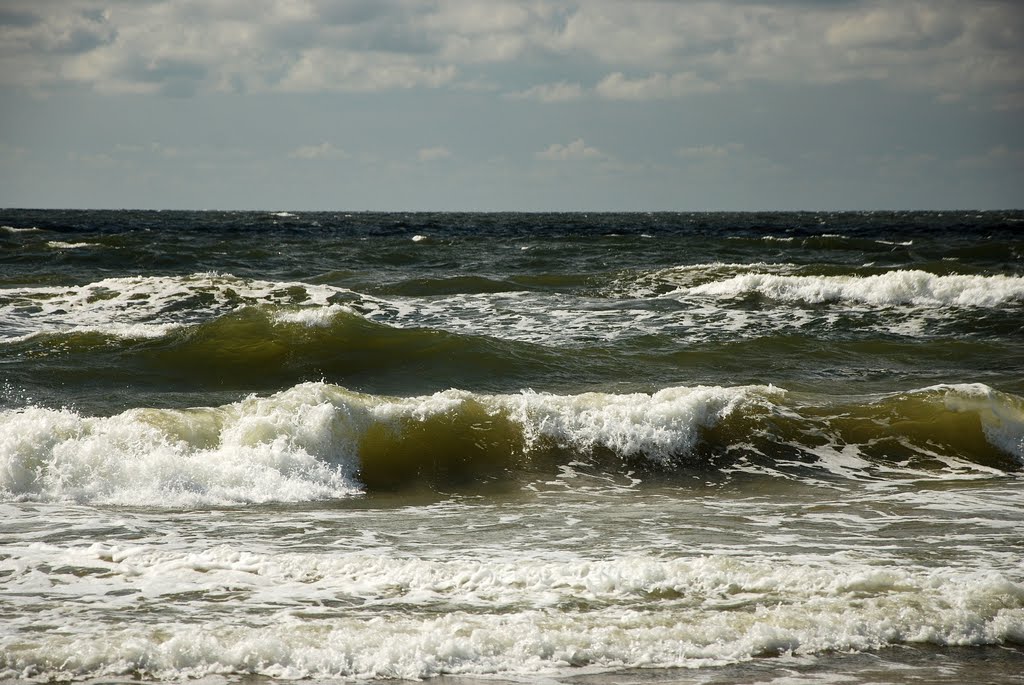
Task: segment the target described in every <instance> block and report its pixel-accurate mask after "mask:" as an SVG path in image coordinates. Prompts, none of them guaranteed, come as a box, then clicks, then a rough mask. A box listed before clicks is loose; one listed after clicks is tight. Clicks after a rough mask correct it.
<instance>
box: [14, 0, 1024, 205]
mask: <svg viewBox="0 0 1024 685" xmlns="http://www.w3.org/2000/svg"><path fill="white" fill-rule="evenodd" d="M0 207H40V208H57V207H65V208H152V209H278V210H285V209H293V210H295V209H297V210H385V211H410V210H442V211H506V210H511V211H581V210H582V211H659V210H667V211H705V210H744V211H746V210H791V209H806V210H844V209H1005V208H1022V207H1024V2H1021V1H1020V0H969V1H968V0H960V1H952V0H926V1H917V0H888V1H868V0H776V1H774V2H768V1H763V2H758V1H754V0H749V1H748V0H733V1H729V2H726V1H724V0H709V1H706V2H705V1H700V0H693V1H691V0H577V1H565V2H555V1H550V0H522V1H516V0H336V1H329V0H107V1H105V2H104V1H100V0H0Z"/></svg>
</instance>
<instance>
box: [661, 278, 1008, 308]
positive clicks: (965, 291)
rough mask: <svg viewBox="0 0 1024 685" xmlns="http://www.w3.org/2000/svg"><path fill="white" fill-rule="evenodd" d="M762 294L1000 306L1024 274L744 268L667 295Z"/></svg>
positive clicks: (865, 301)
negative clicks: (795, 272)
mask: <svg viewBox="0 0 1024 685" xmlns="http://www.w3.org/2000/svg"><path fill="white" fill-rule="evenodd" d="M749 294H758V295H761V296H764V297H767V298H770V299H774V300H781V301H787V302H793V301H801V302H808V303H812V304H816V303H822V302H854V303H859V304H868V305H876V306H892V305H918V306H925V307H942V306H956V307H998V306H1001V305H1004V304H1007V303H1011V302H1019V301H1022V300H1024V277H1020V276H1002V275H997V276H967V275H948V276H937V275H935V274H930V273H927V272H924V271H917V270H907V271H902V270H900V271H890V272H888V273H884V274H878V275H873V276H792V275H778V274H762V273H745V274H738V275H736V276H733V277H731V278H728V279H725V280H718V281H713V282H710V283H703V284H701V285H696V286H693V287H687V288H680V289H678V290H676V291H674V292H672V293H670V294H669V295H668V296H669V297H673V296H681V295H710V296H714V297H740V296H744V295H749Z"/></svg>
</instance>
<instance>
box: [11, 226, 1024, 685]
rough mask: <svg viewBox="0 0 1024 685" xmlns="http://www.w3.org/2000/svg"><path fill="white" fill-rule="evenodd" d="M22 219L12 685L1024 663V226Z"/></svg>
mask: <svg viewBox="0 0 1024 685" xmlns="http://www.w3.org/2000/svg"><path fill="white" fill-rule="evenodd" d="M0 224H2V227H0V383H2V387H0V679H6V680H21V681H44V682H45V681H55V680H69V679H75V680H87V681H92V682H127V681H129V680H131V681H135V680H172V681H181V680H186V679H192V678H203V679H204V682H208V681H209V682H232V683H233V682H242V681H244V682H253V679H254V678H255V679H259V678H261V677H262V678H270V679H300V680H301V679H306V680H315V681H317V682H324V681H328V682H340V681H353V680H367V679H380V678H383V679H423V678H435V677H436V678H438V680H439V682H440V681H444V682H450V681H451V682H455V681H457V682H464V683H465V682H470V681H472V680H473V679H475V678H491V679H494V678H497V679H499V680H500V679H507V680H517V681H528V682H553V681H563V682H578V683H587V682H593V683H618V682H624V681H628V682H638V683H639V682H668V681H671V682H700V683H735V682H755V681H759V680H763V679H768V680H772V679H775V680H776V681H778V679H779V678H783V679H785V678H790V679H792V680H786V682H821V681H822V680H825V681H828V682H839V681H841V682H852V683H857V682H863V683H866V682H919V681H925V682H949V683H955V682H961V681H962V680H963V679H965V678H971V679H975V680H979V679H980V680H979V682H981V681H983V680H985V679H987V682H1022V679H1021V676H1020V674H1021V673H1022V672H1024V506H1022V505H1024V478H1022V474H1024V212H1019V211H1013V212H945V213H925V212H897V213H893V212H889V213H885V212H878V213H836V214H814V213H770V214H727V213H711V214H597V215H586V214H551V215H544V214H408V215H407V214H370V213H357V214H346V213H304V212H235V213H231V212H134V211H109V212H102V211H29V210H0ZM881 673H885V674H887V675H885V676H881V675H880V674H881ZM979 674H980V675H979ZM887 679H888V680H887ZM779 682H781V681H779Z"/></svg>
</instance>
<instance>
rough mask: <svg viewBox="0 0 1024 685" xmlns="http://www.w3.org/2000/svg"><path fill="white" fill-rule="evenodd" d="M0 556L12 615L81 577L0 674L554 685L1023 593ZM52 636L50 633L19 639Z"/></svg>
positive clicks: (721, 658) (993, 609) (905, 572)
mask: <svg viewBox="0 0 1024 685" xmlns="http://www.w3.org/2000/svg"><path fill="white" fill-rule="evenodd" d="M9 552H10V553H11V554H16V555H17V558H16V559H12V558H11V557H7V558H5V559H4V560H2V561H0V567H2V568H3V569H4V570H8V571H10V572H12V573H13V574H14V577H13V578H9V579H8V583H9V585H10V587H13V588H17V589H18V590H19V591H20V593H19V594H18V595H15V596H14V597H13V598H12V601H15V602H17V601H19V600H18V599H17V597H20V596H22V595H21V593H25V592H31V591H33V588H34V587H35V586H36V585H38V583H39V582H45V581H46V579H47V577H46V574H45V573H42V572H38V571H37V569H44V568H51V569H52V568H62V567H63V568H86V569H90V573H88V574H85V576H84V577H80V578H75V577H73V576H66V577H67V578H68V579H69V582H66V583H64V584H54V585H48V586H47V587H46V593H47V596H48V597H49V598H54V599H56V598H60V597H61V596H62V595H65V594H66V596H67V598H68V600H69V601H65V602H63V603H60V602H58V603H56V604H57V606H56V607H55V608H54V609H50V610H47V611H38V610H37V611H31V612H28V611H26V612H20V613H19V615H18V616H17V618H15V619H14V625H11V626H10V628H12V629H14V630H12V632H10V633H6V634H0V678H24V677H32V678H37V679H49V680H65V679H70V678H100V677H114V676H120V675H128V674H136V673H141V674H143V675H144V676H146V677H152V678H156V679H161V680H184V679H186V678H197V677H204V676H213V675H232V674H246V675H262V676H267V677H272V678H319V679H342V678H343V679H347V680H351V679H359V680H363V679H366V680H369V679H376V678H388V679H394V678H405V679H422V678H429V677H432V676H437V675H442V674H459V675H499V676H505V677H529V676H537V675H550V676H566V675H570V674H574V673H575V674H579V673H580V672H586V670H585V669H589V670H591V671H593V670H600V669H611V668H627V667H633V668H636V667H660V668H670V667H691V668H692V667H696V666H707V665H721V664H727V663H735V662H739V661H745V660H749V659H752V658H755V657H757V656H759V655H764V654H778V653H782V654H795V655H813V654H818V653H822V652H826V651H864V650H871V649H879V648H883V647H886V646H889V645H894V644H903V643H931V644H937V645H963V646H967V645H989V644H1000V643H1003V642H1006V641H1010V640H1014V641H1019V640H1020V639H1021V637H1022V636H1024V587H1022V586H1021V585H1020V584H1019V583H1016V582H1013V581H1012V580H1010V579H1008V578H1006V577H1005V576H1003V575H1001V574H999V573H997V572H994V571H969V570H967V571H965V570H953V569H921V568H912V567H900V566H885V567H879V566H874V565H869V564H865V563H863V562H856V561H853V560H851V559H846V558H836V559H826V560H823V561H821V562H818V563H814V564H812V563H799V562H794V561H790V560H785V559H771V558H764V557H762V558H757V559H750V558H747V559H741V558H736V557H730V556H706V557H699V558H657V557H652V556H644V555H636V556H616V557H612V558H608V559H603V560H588V559H567V560H552V561H544V560H536V559H513V560H505V559H499V560H494V559H472V558H455V559H449V560H428V559H423V558H396V557H394V556H392V555H373V554H366V553H358V554H351V555H339V554H332V555H327V554H298V553H295V554H264V553H252V552H248V551H246V550H243V549H241V548H238V547H228V546H221V547H213V548H209V549H205V550H204V549H198V550H196V549H192V550H180V551H179V550H165V549H160V548H157V547H152V548H150V547H122V546H108V545H101V544H95V545H91V546H88V547H79V548H75V549H69V550H65V549H60V548H57V547H53V546H49V545H43V544H35V545H32V546H29V547H26V548H19V549H16V550H14V549H12V550H9ZM40 589H41V588H40ZM207 593H209V596H211V597H216V596H218V595H223V594H225V593H230V595H231V596H232V600H231V602H230V605H231V607H229V608H230V609H231V610H226V607H225V606H224V605H223V604H220V603H217V602H214V601H205V602H204V601H202V600H199V599H197V600H193V601H194V604H195V606H194V607H192V608H193V609H194V611H196V612H199V611H202V612H203V614H202V615H203V620H202V621H195V620H190V618H189V615H188V612H186V613H185V615H184V617H183V618H177V617H176V616H175V615H173V614H163V618H162V619H161V620H160V622H158V623H147V622H146V621H142V620H140V621H132V622H128V623H120V622H118V623H111V622H109V621H96V620H93V617H92V615H91V613H90V611H91V609H90V604H91V602H90V600H93V599H94V600H95V602H96V603H97V604H98V605H102V606H105V607H107V608H108V609H109V608H110V606H111V605H116V604H118V603H120V604H123V605H124V606H125V608H126V609H129V608H131V609H133V610H136V611H137V610H138V609H139V608H148V607H150V606H158V607H160V608H161V609H163V608H164V606H165V603H166V602H167V601H168V598H172V597H173V598H181V597H187V596H193V597H197V598H200V597H203V596H205V595H207ZM83 600H85V601H83ZM175 601H176V602H177V603H178V604H181V603H183V601H184V600H182V599H176V600H175ZM339 605H340V608H338V607H339ZM242 607H245V608H246V609H248V611H246V612H245V613H241V611H240V610H241V608H242ZM140 615H143V614H140ZM240 617H244V618H241V620H240ZM54 622H57V623H59V625H60V626H61V629H60V630H57V631H54V630H31V628H33V627H34V626H35V625H36V624H39V625H47V624H52V623H54ZM19 629H20V630H19Z"/></svg>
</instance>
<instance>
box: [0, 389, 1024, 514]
mask: <svg viewBox="0 0 1024 685" xmlns="http://www.w3.org/2000/svg"><path fill="white" fill-rule="evenodd" d="M0 435H2V436H3V437H0V493H2V494H3V498H4V499H17V500H43V501H46V500H71V501H79V502H93V503H102V504H120V505H135V506H152V505H153V504H154V503H158V505H159V506H169V507H182V506H202V505H210V504H244V503H253V502H268V501H308V500H318V499H336V498H347V497H351V496H354V495H358V494H360V493H364V492H367V491H373V490H382V489H383V490H387V489H393V488H397V487H404V486H422V485H427V486H431V487H442V488H444V487H453V486H460V485H468V484H473V483H480V482H484V481H488V480H493V479H508V478H512V479H516V478H526V479H532V478H535V477H537V476H538V475H542V474H550V473H552V472H554V471H557V470H558V468H559V467H562V466H565V465H568V464H572V463H584V464H590V465H592V466H593V467H594V468H599V469H608V470H611V471H626V470H634V469H639V470H640V471H641V472H652V473H660V474H664V475H668V476H671V474H673V473H675V472H678V471H684V472H685V471H687V470H690V469H698V470H701V471H718V472H721V473H728V472H731V471H735V470H756V471H761V472H770V473H778V472H781V471H786V470H787V469H797V470H800V471H801V472H806V470H807V469H811V470H812V471H814V472H816V473H819V475H820V474H823V473H824V474H827V473H831V474H833V475H838V476H841V477H853V478H861V477H867V478H878V477H901V474H903V475H907V474H917V475H920V474H922V473H924V474H930V475H932V476H937V477H942V474H955V475H965V474H966V475H969V474H970V473H979V472H984V473H991V472H992V471H1015V470H1018V469H1019V468H1020V466H1021V464H1022V463H1024V400H1022V399H1021V398H1019V397H1016V396H1013V395H1007V394H1004V393H1000V392H998V391H995V390H993V389H991V388H988V387H986V386H983V385H958V386H936V387H933V388H925V389H922V390H917V391H913V392H909V393H902V394H897V395H885V396H875V397H868V398H841V397H840V398H828V397H820V396H818V397H811V396H800V395H797V394H792V393H787V392H785V391H784V390H781V389H779V388H775V387H771V386H739V387H717V386H697V387H672V388H666V389H664V390H661V391H659V392H656V393H653V394H644V393H635V394H607V393H584V394H579V395H556V394H549V393H536V392H530V391H527V392H521V393H518V394H504V395H486V394H479V393H471V392H467V391H461V390H448V391H445V392H440V393H435V394H433V395H428V396H418V397H405V398H401V397H386V396H378V395H367V394H360V393H355V392H351V391H349V390H346V389H344V388H341V387H339V386H334V385H330V384H326V383H322V382H320V383H304V384H300V385H297V386H295V387H292V388H290V389H288V390H285V391H282V392H279V393H277V394H274V395H271V396H268V397H257V396H253V397H249V398H248V399H245V400H243V401H240V402H236V403H233V404H229V405H225V406H221V407H210V408H193V409H184V410H169V409H132V410H129V411H126V412H123V413H121V414H117V415H114V416H109V417H89V416H82V415H80V414H78V413H76V412H74V411H72V410H69V409H63V410H54V409H44V408H40V407H24V408H20V409H14V410H7V411H4V412H2V413H0ZM767 454H773V455H774V456H772V457H767V456H765V455H767Z"/></svg>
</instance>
